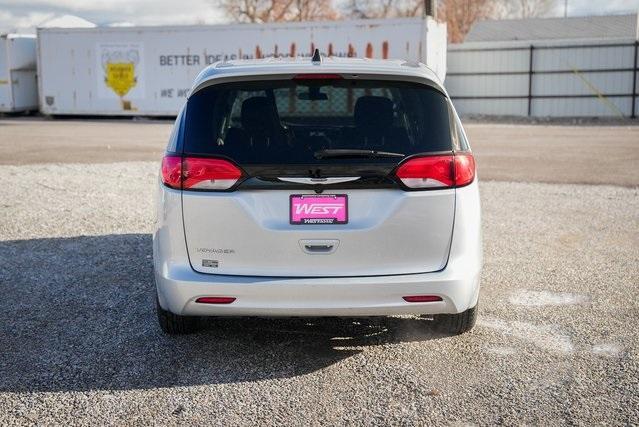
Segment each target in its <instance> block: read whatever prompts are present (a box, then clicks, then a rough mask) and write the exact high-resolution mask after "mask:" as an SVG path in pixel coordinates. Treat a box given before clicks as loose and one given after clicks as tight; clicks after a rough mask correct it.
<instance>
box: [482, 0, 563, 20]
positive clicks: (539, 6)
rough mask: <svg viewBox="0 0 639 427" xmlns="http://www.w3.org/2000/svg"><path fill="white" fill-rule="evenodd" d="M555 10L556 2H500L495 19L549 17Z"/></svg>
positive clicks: (529, 0)
mask: <svg viewBox="0 0 639 427" xmlns="http://www.w3.org/2000/svg"><path fill="white" fill-rule="evenodd" d="M554 8H555V0H498V1H497V2H496V4H495V11H494V17H495V18H497V19H507V18H510V19H526V18H536V17H542V16H548V15H550V14H551V12H552V11H553V9H554Z"/></svg>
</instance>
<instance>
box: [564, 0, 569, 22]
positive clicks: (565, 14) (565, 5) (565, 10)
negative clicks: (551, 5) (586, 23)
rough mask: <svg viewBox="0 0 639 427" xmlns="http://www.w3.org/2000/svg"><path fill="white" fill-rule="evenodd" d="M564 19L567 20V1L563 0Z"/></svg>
mask: <svg viewBox="0 0 639 427" xmlns="http://www.w3.org/2000/svg"><path fill="white" fill-rule="evenodd" d="M564 18H568V0H564Z"/></svg>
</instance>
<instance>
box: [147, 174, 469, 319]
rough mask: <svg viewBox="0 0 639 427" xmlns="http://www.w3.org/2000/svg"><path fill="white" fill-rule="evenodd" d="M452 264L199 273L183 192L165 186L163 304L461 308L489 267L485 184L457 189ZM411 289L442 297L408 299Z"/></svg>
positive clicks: (160, 247) (359, 311) (190, 311)
mask: <svg viewBox="0 0 639 427" xmlns="http://www.w3.org/2000/svg"><path fill="white" fill-rule="evenodd" d="M456 191H457V194H456V204H455V205H456V206H455V223H454V231H453V236H452V240H451V246H450V253H449V258H448V263H447V265H446V267H445V269H444V270H442V271H439V272H433V273H422V274H407V275H395V276H365V277H324V278H318V277H309V278H289V277H253V276H227V275H215V274H204V273H198V272H196V271H194V270H193V269H192V268H191V265H190V263H189V260H188V255H187V253H186V248H185V244H184V229H183V227H182V217H181V209H180V207H181V205H180V196H179V192H176V191H174V190H164V189H163V190H162V191H161V192H160V197H161V200H160V202H161V203H159V204H158V207H159V209H158V216H157V219H158V226H157V229H156V232H155V234H154V238H153V257H154V272H155V280H156V285H157V292H158V299H159V301H160V305H161V306H162V307H163V308H164V309H165V310H169V311H171V312H173V313H175V314H181V315H193V316H376V315H393V314H440V313H461V312H463V311H465V310H467V309H468V308H470V307H474V306H475V305H476V304H477V300H478V297H479V276H480V272H481V267H482V244H481V226H480V224H481V220H480V211H479V192H478V189H477V182H474V183H473V184H471V185H469V186H467V187H464V188H461V189H457V190H456ZM408 295H437V296H440V297H441V298H442V301H440V302H429V303H408V302H405V301H404V300H403V299H402V297H403V296H408ZM206 296H223V297H235V298H236V300H235V301H234V302H233V303H231V304H225V305H213V304H200V303H196V302H195V300H196V299H197V298H199V297H206Z"/></svg>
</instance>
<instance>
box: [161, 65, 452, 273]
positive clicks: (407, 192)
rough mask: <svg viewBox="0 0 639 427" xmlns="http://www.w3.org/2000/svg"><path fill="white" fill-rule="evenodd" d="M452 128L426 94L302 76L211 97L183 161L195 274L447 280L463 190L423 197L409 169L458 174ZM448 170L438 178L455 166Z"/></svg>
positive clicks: (209, 92) (406, 87) (209, 91)
mask: <svg viewBox="0 0 639 427" xmlns="http://www.w3.org/2000/svg"><path fill="white" fill-rule="evenodd" d="M450 123H451V120H450V111H449V105H448V100H447V99H446V97H445V95H444V94H442V93H441V92H440V91H439V90H437V89H436V88H434V87H431V86H429V85H426V84H420V83H413V82H401V81H393V80H385V79H380V80H374V79H361V78H359V79H356V78H344V77H343V76H341V75H301V76H295V77H293V78H290V77H287V78H280V79H267V80H260V81H242V82H235V83H223V84H218V85H213V86H210V87H206V88H204V89H201V90H199V91H198V92H196V93H194V94H193V95H192V96H191V97H190V98H189V100H188V103H187V106H186V116H185V120H184V121H183V126H184V132H183V143H182V145H181V151H180V152H177V153H173V155H174V156H175V158H177V159H178V160H179V159H181V161H182V162H183V163H182V171H183V173H184V174H185V178H184V179H185V181H184V182H185V184H184V187H183V188H184V191H183V192H182V204H183V216H184V230H185V235H186V244H187V249H188V253H189V258H190V261H191V265H192V266H193V269H195V270H196V271H198V272H202V273H214V274H226V275H248V276H287V277H330V276H368V275H393V274H410V273H422V272H432V271H438V270H441V269H442V268H444V267H445V265H446V262H447V258H448V252H449V246H450V241H451V236H452V229H453V219H454V210H455V190H454V188H453V187H452V186H450V185H438V183H439V184H441V182H440V181H443V180H439V181H438V180H437V179H435V180H433V179H430V178H429V179H422V178H419V184H418V185H417V186H416V187H414V186H412V183H413V181H411V179H415V178H410V177H408V178H406V179H404V180H402V179H399V178H398V173H397V171H398V168H399V167H400V165H404V164H406V162H409V161H410V160H411V159H414V158H420V157H423V156H434V157H432V158H433V159H439V158H440V157H441V158H442V159H444V160H442V161H443V162H444V163H445V159H446V158H447V157H446V156H452V154H453V148H454V147H453V143H452V142H451V140H452V138H451V125H450ZM437 156H439V157H437ZM429 158H430V157H429ZM440 163H441V162H440ZM440 163H433V165H434V166H432V168H434V169H433V170H435V169H437V168H440V169H442V168H443V169H445V168H446V167H449V166H446V165H447V163H446V164H444V163H441V164H440ZM441 165H444V166H441ZM408 173H409V174H410V171H409V172H408ZM187 175H188V176H187ZM407 176H408V175H407Z"/></svg>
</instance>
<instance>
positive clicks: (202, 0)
mask: <svg viewBox="0 0 639 427" xmlns="http://www.w3.org/2000/svg"><path fill="white" fill-rule="evenodd" d="M556 2H557V13H563V4H564V0H556ZM215 3H216V1H215V0H107V1H104V0H0V32H2V31H8V30H14V29H17V28H29V27H34V26H36V25H38V24H40V23H42V22H43V21H45V20H47V19H50V18H52V17H55V16H59V15H65V14H71V15H77V16H80V17H82V18H84V19H87V20H89V21H91V22H94V23H96V24H99V25H109V24H135V25H163V24H196V23H200V24H202V23H207V24H209V23H210V24H213V23H221V22H224V21H225V17H224V15H223V14H222V13H221V12H220V11H219V10H218V8H216V6H215ZM637 9H639V0H606V1H593V0H568V14H569V15H572V16H575V15H602V14H609V13H624V12H626V13H630V12H636V11H637Z"/></svg>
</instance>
